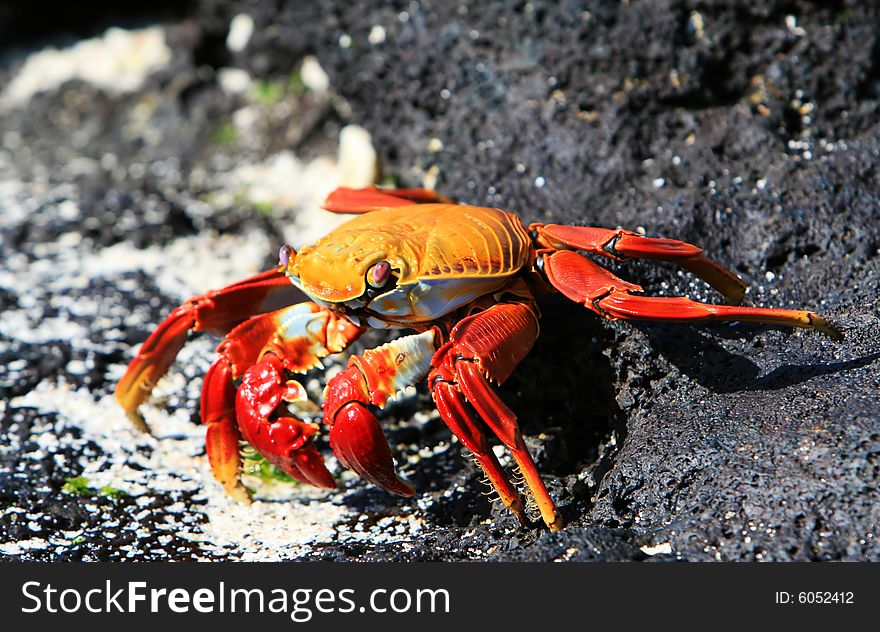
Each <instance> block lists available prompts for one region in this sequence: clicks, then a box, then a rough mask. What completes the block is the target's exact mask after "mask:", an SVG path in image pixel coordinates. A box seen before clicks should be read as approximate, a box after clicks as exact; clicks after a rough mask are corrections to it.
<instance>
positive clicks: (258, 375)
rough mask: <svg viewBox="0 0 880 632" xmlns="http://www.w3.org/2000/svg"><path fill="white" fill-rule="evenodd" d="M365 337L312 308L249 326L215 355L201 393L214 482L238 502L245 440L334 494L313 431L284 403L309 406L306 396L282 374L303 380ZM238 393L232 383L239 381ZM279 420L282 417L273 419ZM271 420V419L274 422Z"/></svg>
mask: <svg viewBox="0 0 880 632" xmlns="http://www.w3.org/2000/svg"><path fill="white" fill-rule="evenodd" d="M362 332H363V329H362V328H361V327H357V326H355V325H354V324H352V323H351V322H350V321H348V320H346V319H344V318H341V317H339V316H337V315H336V314H334V313H333V312H331V311H329V310H327V309H326V308H324V307H321V306H319V305H317V304H315V303H301V304H299V305H293V306H291V307H287V308H285V309H281V310H278V311H275V312H270V313H268V314H262V315H260V316H255V317H253V318H250V319H248V320H247V321H245V322H244V323H242V324H240V325H238V326H237V327H235V328H234V329H233V330H232V331H230V332H229V334H228V335H227V337H226V338H225V339H224V340H223V342H221V343H220V346H219V347H218V348H217V353H218V354H219V357H218V358H217V360H216V361H215V362H214V363H213V364H212V365H211V368H210V369H209V370H208V373H207V375H206V376H205V382H204V385H203V387H202V400H201V416H202V422H203V423H204V424H205V425H207V427H208V428H207V433H206V446H207V453H208V460H209V462H210V464H211V471H212V473H213V474H214V478H216V479H217V481H218V482H219V483H220V484H222V485H223V487H224V489H225V490H226V492H227V493H228V494H229V495H230V496H232V497H233V498H235V499H236V500H239V501H247V500H249V494H248V493H247V490H246V489H245V488H244V486H243V485H242V484H241V482H240V475H241V455H240V453H239V449H238V442H239V440H240V439H241V437H242V435H243V436H244V438H245V439H246V440H247V441H248V443H250V444H251V445H252V446H253V447H254V448H255V449H256V450H257V451H258V452H260V454H262V455H263V456H265V457H266V459H268V460H269V461H270V462H271V463H273V464H275V465H276V466H277V467H279V468H280V469H281V470H283V471H284V472H286V473H287V474H289V475H290V476H293V477H294V478H296V479H297V480H299V481H302V482H304V483H309V484H312V485H316V486H318V487H329V488H332V487H334V486H335V483H334V481H333V477H332V476H331V475H330V473H329V472H328V471H327V469H326V467H325V466H324V461H323V459H322V458H321V455H320V454H319V453H318V451H317V449H316V448H315V446H314V445H313V444H312V443H311V442H309V438H310V437H311V435H313V434H314V433H315V432H316V427H315V426H314V425H310V424H305V423H303V422H302V421H300V420H299V419H297V418H295V417H292V416H290V415H289V413H288V410H287V406H286V404H287V403H294V402H299V401H304V400H305V399H306V396H305V389H304V388H303V387H302V385H301V384H300V383H299V382H296V381H295V380H287V379H286V378H285V371H290V372H293V373H304V372H306V371H308V370H309V369H312V368H314V367H316V366H319V365H320V364H321V361H320V358H322V357H324V356H326V355H328V354H330V353H338V352H339V351H342V350H343V349H344V348H345V347H347V346H348V345H349V344H350V343H351V342H353V341H354V340H355V339H357V338H358V336H360V335H361V333H362ZM242 375H243V377H242V384H241V386H240V388H239V389H238V394H237V395H236V389H235V385H234V382H233V380H234V379H236V378H238V377H240V376H242ZM276 413H277V414H276ZM270 416H271V417H270Z"/></svg>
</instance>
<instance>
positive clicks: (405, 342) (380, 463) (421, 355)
mask: <svg viewBox="0 0 880 632" xmlns="http://www.w3.org/2000/svg"><path fill="white" fill-rule="evenodd" d="M438 341H439V335H438V333H437V331H436V330H434V329H429V330H428V331H425V332H423V333H420V334H413V335H411V336H404V337H402V338H398V339H397V340H393V341H392V342H389V343H387V344H384V345H382V346H380V347H376V348H375V349H370V350H368V351H366V352H365V353H364V354H363V355H362V356H352V357H351V358H350V360H349V363H348V367H347V368H346V369H345V370H344V371H343V372H342V373H339V374H338V375H336V376H334V377H333V379H331V380H330V382H328V384H327V389H326V396H325V402H324V423H326V424H327V425H328V426H331V430H330V445H331V446H332V447H333V452H334V453H335V454H336V458H338V459H339V460H340V462H341V463H342V464H343V465H345V466H346V467H348V468H350V469H352V470H354V471H355V472H357V473H358V474H359V475H360V476H362V477H363V478H365V479H367V480H368V481H370V482H371V483H373V484H375V485H378V486H379V487H381V488H382V489H384V490H386V491H389V492H391V493H392V494H398V495H400V496H412V495H413V493H414V490H413V487H412V485H410V484H409V483H407V482H406V481H404V480H403V479H401V478H399V477H398V476H397V473H396V472H395V471H394V459H393V458H392V455H391V450H390V448H389V447H388V442H387V440H386V439H385V435H384V433H383V432H382V428H381V427H380V426H379V422H378V421H377V420H376V417H375V415H374V414H373V412H372V411H371V410H370V407H371V405H372V406H378V407H380V408H381V407H383V406H385V404H386V403H387V401H388V399H389V398H390V397H391V396H392V395H394V394H395V393H397V392H399V391H401V390H403V389H404V388H405V387H407V386H410V385H412V384H415V383H416V382H418V381H419V380H421V379H422V378H423V377H424V376H425V375H426V374H427V373H428V370H429V369H430V368H431V365H430V362H431V356H432V355H433V354H434V351H435V350H436V348H437V342H438Z"/></svg>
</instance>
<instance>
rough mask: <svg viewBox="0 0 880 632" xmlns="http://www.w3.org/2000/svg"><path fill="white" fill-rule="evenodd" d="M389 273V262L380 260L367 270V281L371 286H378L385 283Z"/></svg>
mask: <svg viewBox="0 0 880 632" xmlns="http://www.w3.org/2000/svg"><path fill="white" fill-rule="evenodd" d="M390 274H391V264H390V263H388V262H387V261H380V262H379V263H377V264H376V265H374V266H373V267H372V268H370V269H369V270H367V283H369V284H370V285H371V286H372V287H375V288H380V287H382V286H383V285H385V282H386V281H387V280H388V277H389V276H390Z"/></svg>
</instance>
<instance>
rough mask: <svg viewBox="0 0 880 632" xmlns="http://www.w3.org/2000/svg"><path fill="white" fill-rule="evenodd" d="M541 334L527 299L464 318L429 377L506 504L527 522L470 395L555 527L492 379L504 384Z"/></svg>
mask: <svg viewBox="0 0 880 632" xmlns="http://www.w3.org/2000/svg"><path fill="white" fill-rule="evenodd" d="M537 336H538V318H537V314H536V313H535V310H534V308H533V307H532V306H531V305H528V304H525V303H501V304H497V305H493V306H492V307H490V308H488V309H486V310H485V311H482V312H478V313H476V314H473V315H471V316H468V317H466V318H464V319H463V320H461V321H460V322H459V323H458V324H457V325H456V326H455V327H453V328H452V331H451V332H450V334H449V342H447V343H446V344H445V345H443V346H442V347H440V349H439V350H438V351H437V353H436V355H435V356H434V358H433V359H432V360H431V365H432V366H433V367H434V369H433V370H432V371H431V373H430V375H429V376H428V382H429V384H430V385H431V392H432V394H433V396H434V401H435V402H436V404H437V409H438V410H439V411H440V414H441V416H442V417H443V419H444V421H446V423H447V424H449V427H450V429H451V430H452V431H453V432H454V433H455V434H456V436H458V437H459V439H460V440H461V441H462V443H463V444H464V445H465V446H466V447H468V448H469V449H470V450H471V451H473V452H474V455H475V456H476V458H477V462H478V463H479V464H480V466H481V467H482V468H483V471H485V472H486V474H487V476H488V477H489V481H490V482H491V483H492V485H493V486H494V487H495V489H496V490H497V491H498V493H499V495H500V496H501V500H502V502H503V503H504V504H505V505H506V506H507V507H509V508H510V509H511V510H512V511H513V512H514V513H515V514H516V515H517V517H518V518H519V519H520V521H522V522H523V523H525V516H524V512H523V508H522V502H521V501H520V499H519V496H518V494H517V493H516V491H515V490H514V488H513V486H512V485H511V483H510V481H509V479H508V478H507V475H506V474H505V473H504V471H503V469H502V468H501V466H500V464H499V463H498V460H497V459H496V458H495V455H494V454H493V452H492V450H491V448H490V447H489V445H488V440H487V438H486V436H485V435H484V434H483V432H482V430H481V429H480V428H479V426H478V424H477V423H475V421H474V419H473V417H472V416H471V414H470V413H469V412H468V408H467V406H466V405H465V399H466V401H467V402H469V403H470V405H471V406H472V407H473V409H474V410H475V411H476V412H477V413H478V415H479V417H480V418H481V419H482V421H483V422H485V424H486V425H487V426H488V427H489V428H490V429H491V430H492V432H493V433H494V434H495V435H496V436H497V437H498V438H499V439H500V440H501V442H502V443H503V444H504V445H505V446H506V447H507V449H508V450H510V453H511V454H512V456H513V458H514V460H515V461H516V464H517V465H518V466H519V469H520V471H521V472H522V475H523V478H524V480H525V483H526V485H527V486H528V488H529V491H530V492H531V494H532V497H533V498H534V499H535V502H536V503H537V505H538V509H539V510H540V512H541V517H542V518H543V519H544V522H545V523H546V524H547V526H548V527H549V528H550V529H551V530H554V531H557V530H559V529H561V528H562V526H563V522H562V518H561V517H560V515H559V513H558V512H557V510H556V506H555V504H554V503H553V500H552V499H551V498H550V495H549V494H548V493H547V488H546V487H545V486H544V482H543V481H542V480H541V476H540V474H539V473H538V468H537V467H536V466H535V462H534V460H533V459H532V456H531V454H529V450H528V448H527V447H526V445H525V442H524V441H523V437H522V434H521V432H520V430H519V426H518V424H517V423H516V415H515V414H514V413H513V412H512V411H511V410H510V409H509V408H508V407H507V406H506V405H505V404H504V402H503V401H501V399H500V398H499V397H498V395H497V394H496V393H495V391H494V390H493V389H492V387H491V386H490V385H489V383H488V381H487V378H488V379H491V380H493V381H495V382H497V383H499V384H501V383H502V382H504V381H505V380H506V379H507V378H508V377H509V376H510V374H511V372H512V371H513V369H514V368H515V367H516V365H517V364H519V362H520V361H521V360H522V359H523V358H524V357H525V355H526V354H527V353H528V352H529V350H530V349H531V347H532V344H533V343H534V341H535V339H536V338H537Z"/></svg>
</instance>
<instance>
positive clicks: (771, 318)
mask: <svg viewBox="0 0 880 632" xmlns="http://www.w3.org/2000/svg"><path fill="white" fill-rule="evenodd" d="M544 272H545V273H546V275H547V278H548V280H549V281H550V283H551V284H552V285H553V286H554V287H555V288H556V289H558V290H559V291H560V292H562V293H563V294H565V295H566V296H567V297H568V298H570V299H571V300H573V301H576V302H578V303H581V304H582V305H584V306H585V307H586V308H587V309H590V310H592V311H594V312H596V313H597V314H599V315H600V316H603V317H605V318H610V319H615V318H624V319H627V320H629V319H647V320H664V321H712V320H736V321H746V322H753V323H766V324H771V325H785V326H787V327H801V328H804V329H816V330H818V331H820V332H822V333H823V334H825V335H827V336H828V337H830V338H831V339H833V340H843V334H842V333H841V332H840V330H839V329H838V328H837V327H835V326H834V325H832V324H831V323H829V322H828V321H827V320H826V319H825V318H823V317H821V316H819V315H818V314H815V313H813V312H808V311H803V310H791V309H766V308H762V307H740V306H735V305H711V304H709V303H700V302H697V301H692V300H690V299H688V298H685V297H681V296H674V297H668V298H667V297H659V296H635V295H633V294H632V292H641V291H642V288H641V287H639V286H638V285H634V284H632V283H627V282H626V281H624V280H622V279H619V278H618V277H616V276H614V275H613V274H611V272H609V271H608V270H606V269H605V268H603V267H602V266H600V265H598V264H596V263H594V262H592V261H590V260H589V259H587V258H586V257H584V256H581V255H579V254H577V253H574V252H571V251H565V250H563V251H559V252H555V253H551V254H548V255H545V257H544Z"/></svg>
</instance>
